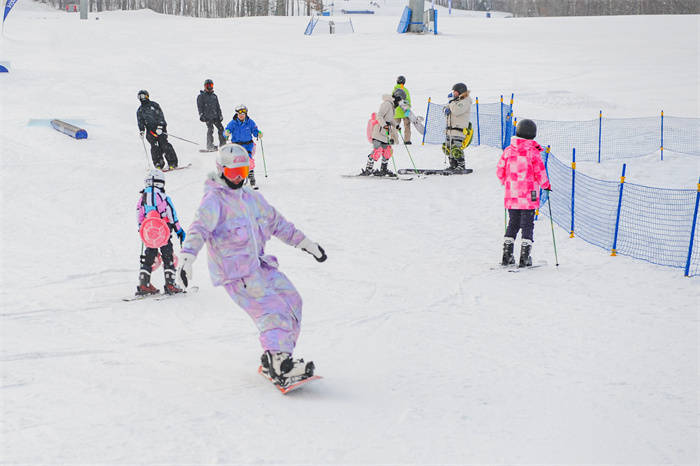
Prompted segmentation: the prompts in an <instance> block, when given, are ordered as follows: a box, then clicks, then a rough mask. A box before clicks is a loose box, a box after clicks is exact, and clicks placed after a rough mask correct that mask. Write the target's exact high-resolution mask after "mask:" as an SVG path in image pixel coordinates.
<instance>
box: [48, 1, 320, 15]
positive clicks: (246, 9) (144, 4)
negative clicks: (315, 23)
mask: <svg viewBox="0 0 700 466" xmlns="http://www.w3.org/2000/svg"><path fill="white" fill-rule="evenodd" d="M41 2H42V3H47V4H49V5H52V6H53V7H55V8H58V9H61V10H64V9H65V8H66V6H67V5H74V4H80V0H41ZM88 6H89V11H91V12H97V11H110V10H141V9H145V8H148V9H151V10H153V11H155V12H156V13H164V14H169V15H180V16H195V17H199V18H229V17H233V16H304V15H305V16H309V15H311V14H312V13H313V12H318V11H321V10H323V0H88Z"/></svg>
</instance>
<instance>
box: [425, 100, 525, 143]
mask: <svg viewBox="0 0 700 466" xmlns="http://www.w3.org/2000/svg"><path fill="white" fill-rule="evenodd" d="M446 107H447V105H443V104H436V103H434V102H428V109H427V110H426V112H425V113H426V115H425V132H424V134H423V142H424V143H427V144H442V143H443V142H445V128H446V127H447V117H446V116H445V108H446ZM509 111H510V107H509V106H508V105H506V104H504V103H502V102H496V103H492V104H481V103H480V104H478V112H479V117H478V119H477V104H474V105H472V108H471V122H472V128H473V129H474V138H473V139H472V144H474V145H479V144H484V145H487V146H494V147H502V146H503V140H504V136H505V133H506V132H507V131H509V128H512V126H509V123H510V121H512V120H511V117H510V116H509ZM510 132H511V133H512V129H510Z"/></svg>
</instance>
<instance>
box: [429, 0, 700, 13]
mask: <svg viewBox="0 0 700 466" xmlns="http://www.w3.org/2000/svg"><path fill="white" fill-rule="evenodd" d="M449 1H450V0H435V3H437V4H438V5H441V6H445V7H447V6H448V5H449ZM699 5H700V3H699V2H698V0H452V8H456V9H460V10H476V11H489V10H495V11H503V12H508V13H512V14H513V16H604V15H686V14H693V15H696V14H698V12H699V10H700V6H699Z"/></svg>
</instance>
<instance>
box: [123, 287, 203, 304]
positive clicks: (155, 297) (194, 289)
mask: <svg viewBox="0 0 700 466" xmlns="http://www.w3.org/2000/svg"><path fill="white" fill-rule="evenodd" d="M197 291H199V287H198V286H190V287H189V288H187V289H186V290H185V291H183V292H182V293H176V294H165V293H163V292H161V291H158V293H156V294H145V295H141V296H136V295H134V296H127V297H126V298H122V301H128V302H131V301H142V300H144V299H152V300H154V301H162V300H164V299H170V298H177V297H182V296H185V295H187V294H192V293H196V292H197Z"/></svg>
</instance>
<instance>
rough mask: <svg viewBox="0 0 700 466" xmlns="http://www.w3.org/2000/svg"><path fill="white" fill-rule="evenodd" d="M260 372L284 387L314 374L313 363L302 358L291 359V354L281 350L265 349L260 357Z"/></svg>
mask: <svg viewBox="0 0 700 466" xmlns="http://www.w3.org/2000/svg"><path fill="white" fill-rule="evenodd" d="M260 365H261V366H262V372H263V373H264V374H266V375H268V376H269V377H270V378H271V379H273V380H274V381H275V382H277V383H278V384H279V385H280V386H282V387H285V386H288V385H289V384H291V383H294V382H297V381H299V380H303V379H306V378H308V377H311V376H312V375H314V369H315V366H314V363H313V362H308V363H305V362H304V360H303V359H292V355H291V354H289V353H283V352H272V351H265V352H264V353H263V354H262V356H261V357H260Z"/></svg>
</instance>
